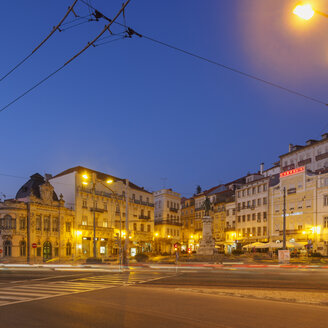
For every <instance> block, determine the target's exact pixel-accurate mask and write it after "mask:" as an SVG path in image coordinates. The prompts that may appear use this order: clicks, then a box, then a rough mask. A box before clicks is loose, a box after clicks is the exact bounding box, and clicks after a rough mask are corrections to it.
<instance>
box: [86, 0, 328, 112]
mask: <svg viewBox="0 0 328 328" xmlns="http://www.w3.org/2000/svg"><path fill="white" fill-rule="evenodd" d="M81 2H82V3H84V4H85V5H86V6H88V7H90V8H92V9H93V10H95V11H96V12H98V13H100V12H99V10H97V9H96V8H94V7H93V6H91V5H90V4H89V3H87V2H86V1H84V0H81ZM100 14H101V15H102V17H103V18H104V19H106V20H108V21H110V18H108V17H106V16H105V15H103V14H102V13H100ZM115 24H117V25H120V26H122V27H126V26H125V25H124V24H121V23H119V22H115ZM127 33H128V34H129V36H130V37H132V35H137V36H139V37H140V38H141V37H142V38H144V39H147V40H149V41H152V42H154V43H157V44H160V45H162V46H165V47H167V48H170V49H173V50H176V51H178V52H181V53H184V54H186V55H189V56H192V57H194V58H197V59H200V60H202V61H205V62H207V63H209V64H213V65H216V66H218V67H220V68H223V69H226V70H229V71H231V72H234V73H236V74H239V75H242V76H244V77H247V78H250V79H252V80H255V81H258V82H261V83H264V84H266V85H269V86H271V87H274V88H277V89H280V90H283V91H285V92H288V93H290V94H293V95H296V96H299V97H302V98H305V99H307V100H310V101H313V102H315V103H318V104H321V105H324V106H328V103H327V102H324V101H322V100H320V99H317V98H314V97H311V96H308V95H306V94H304V93H301V92H299V91H296V90H293V89H290V88H287V87H284V86H283V85H280V84H278V83H275V82H271V81H269V80H265V79H263V78H261V77H258V76H256V75H254V74H250V73H247V72H244V71H241V70H239V69H237V68H234V67H232V66H228V65H225V64H222V63H219V62H217V61H214V60H212V59H209V58H206V57H203V56H200V55H197V54H195V53H192V52H191V51H188V50H184V49H182V48H179V47H176V46H173V45H171V44H168V43H166V42H163V41H159V40H156V39H154V38H152V37H150V36H147V35H144V34H140V33H137V32H136V31H135V30H133V29H132V28H130V27H127Z"/></svg>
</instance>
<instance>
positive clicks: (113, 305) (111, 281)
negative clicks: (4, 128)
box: [0, 269, 328, 328]
mask: <svg viewBox="0 0 328 328" xmlns="http://www.w3.org/2000/svg"><path fill="white" fill-rule="evenodd" d="M327 278H328V271H323V270H321V271H320V270H296V269H295V270H294V269H276V270H275V269H272V270H271V269H253V270H251V269H238V270H206V271H205V270H200V271H196V270H195V271H186V272H185V271H183V272H177V273H176V272H175V271H174V270H171V271H155V270H153V271H146V270H140V269H139V270H135V271H131V272H124V273H117V272H109V273H104V272H92V271H81V272H75V271H73V272H70V271H59V272H56V271H54V270H35V271H22V270H2V271H0V318H1V319H0V323H1V327H50V328H52V327H79V328H80V327H81V328H82V327H115V328H120V327H136V328H139V327H170V328H175V327H177V328H184V327H188V328H190V327H222V328H223V327H224V328H230V327H231V328H232V327H236V328H239V327H259V326H264V327H267V328H270V327H275V328H279V327H291V328H292V327H298V328H299V327H311V328H312V327H318V328H320V327H325V328H326V327H327V313H328V307H327V306H313V305H306V304H295V303H289V302H277V301H270V300H258V299H251V298H240V297H230V296H220V295H207V294H199V293H193V292H190V287H192V288H196V287H202V288H203V289H204V288H205V289H206V288H207V289H213V288H218V287H220V288H227V289H233V288H253V289H262V288H266V289H270V288H271V289H272V290H276V289H280V290H296V291H321V292H325V291H327V290H328V279H327Z"/></svg>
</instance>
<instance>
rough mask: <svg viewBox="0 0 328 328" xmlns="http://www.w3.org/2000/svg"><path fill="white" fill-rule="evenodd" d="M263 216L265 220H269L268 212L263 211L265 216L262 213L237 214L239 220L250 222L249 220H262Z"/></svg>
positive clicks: (239, 221)
mask: <svg viewBox="0 0 328 328" xmlns="http://www.w3.org/2000/svg"><path fill="white" fill-rule="evenodd" d="M262 218H263V222H265V221H267V212H263V217H262V213H261V212H259V213H257V214H256V213H253V214H247V215H239V216H237V222H238V223H241V222H246V221H247V222H249V221H255V220H257V222H261V220H262Z"/></svg>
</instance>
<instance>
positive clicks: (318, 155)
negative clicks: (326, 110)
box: [280, 133, 328, 172]
mask: <svg viewBox="0 0 328 328" xmlns="http://www.w3.org/2000/svg"><path fill="white" fill-rule="evenodd" d="M302 166H304V167H305V169H306V170H307V171H312V172H316V171H320V170H322V169H325V168H328V133H324V134H323V135H322V136H321V140H315V139H309V140H307V141H306V144H305V145H293V144H289V151H288V153H286V154H283V155H281V156H280V167H281V171H282V172H283V171H288V170H292V169H294V168H297V167H302Z"/></svg>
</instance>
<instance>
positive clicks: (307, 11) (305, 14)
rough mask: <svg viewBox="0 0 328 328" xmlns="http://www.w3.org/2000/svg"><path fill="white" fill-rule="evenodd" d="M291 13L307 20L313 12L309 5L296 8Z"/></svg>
mask: <svg viewBox="0 0 328 328" xmlns="http://www.w3.org/2000/svg"><path fill="white" fill-rule="evenodd" d="M293 13H294V14H295V15H297V16H298V17H300V18H302V19H305V20H309V19H311V18H312V17H313V15H314V10H313V9H312V6H311V5H310V4H304V5H298V6H296V7H295V8H294V10H293Z"/></svg>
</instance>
